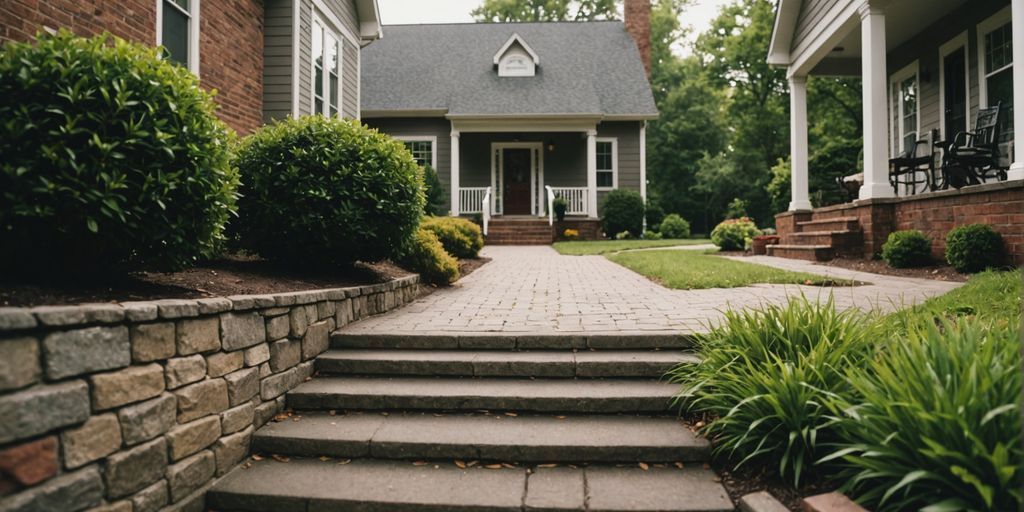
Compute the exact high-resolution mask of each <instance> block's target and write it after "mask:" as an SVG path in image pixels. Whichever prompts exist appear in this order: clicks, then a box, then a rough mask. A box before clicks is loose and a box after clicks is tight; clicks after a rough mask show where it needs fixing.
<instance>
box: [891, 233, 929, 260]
mask: <svg viewBox="0 0 1024 512" xmlns="http://www.w3.org/2000/svg"><path fill="white" fill-rule="evenodd" d="M882 259H883V260H885V262H886V263H888V264H889V266H890V267H893V268H907V267H922V266H924V265H927V264H928V263H930V262H931V259H932V241H931V239H929V238H928V237H927V236H925V235H924V233H922V232H920V231H918V230H916V229H910V230H906V231H894V232H892V233H889V238H888V239H887V240H886V241H885V243H884V244H882Z"/></svg>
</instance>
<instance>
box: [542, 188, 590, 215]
mask: <svg viewBox="0 0 1024 512" xmlns="http://www.w3.org/2000/svg"><path fill="white" fill-rule="evenodd" d="M544 188H546V189H548V212H549V213H550V211H551V210H552V205H551V203H553V202H554V200H555V198H556V197H561V198H563V199H565V200H566V201H567V202H568V203H569V206H568V207H567V208H566V209H565V213H566V215H587V214H588V213H590V210H588V209H587V206H588V204H587V196H588V194H587V187H544Z"/></svg>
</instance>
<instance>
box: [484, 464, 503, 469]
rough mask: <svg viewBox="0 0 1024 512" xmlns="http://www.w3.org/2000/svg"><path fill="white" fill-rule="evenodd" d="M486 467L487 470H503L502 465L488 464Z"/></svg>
mask: <svg viewBox="0 0 1024 512" xmlns="http://www.w3.org/2000/svg"><path fill="white" fill-rule="evenodd" d="M484 467H485V468H487V469H501V464H488V465H486V466H484Z"/></svg>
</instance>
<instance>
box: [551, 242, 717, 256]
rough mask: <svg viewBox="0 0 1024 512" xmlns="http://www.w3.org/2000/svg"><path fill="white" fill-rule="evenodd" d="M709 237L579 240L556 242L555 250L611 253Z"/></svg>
mask: <svg viewBox="0 0 1024 512" xmlns="http://www.w3.org/2000/svg"><path fill="white" fill-rule="evenodd" d="M710 243H711V240H707V239H703V238H702V239H678V240H596V241H579V242H555V244H554V247H555V250H556V251H558V252H559V253H560V254H565V255H567V256H589V255H593V254H609V253H613V252H619V251H626V250H630V249H646V248H648V247H671V246H673V245H695V244H710Z"/></svg>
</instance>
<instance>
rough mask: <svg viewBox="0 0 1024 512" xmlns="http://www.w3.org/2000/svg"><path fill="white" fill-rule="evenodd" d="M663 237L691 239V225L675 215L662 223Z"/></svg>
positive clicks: (671, 214) (672, 214) (666, 218)
mask: <svg viewBox="0 0 1024 512" xmlns="http://www.w3.org/2000/svg"><path fill="white" fill-rule="evenodd" d="M660 231H661V236H662V237H664V238H690V223H689V222H686V219H684V218H682V217H680V216H679V215H677V214H675V213H670V214H669V215H668V216H666V217H665V218H664V219H662V221H661V229H660Z"/></svg>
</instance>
